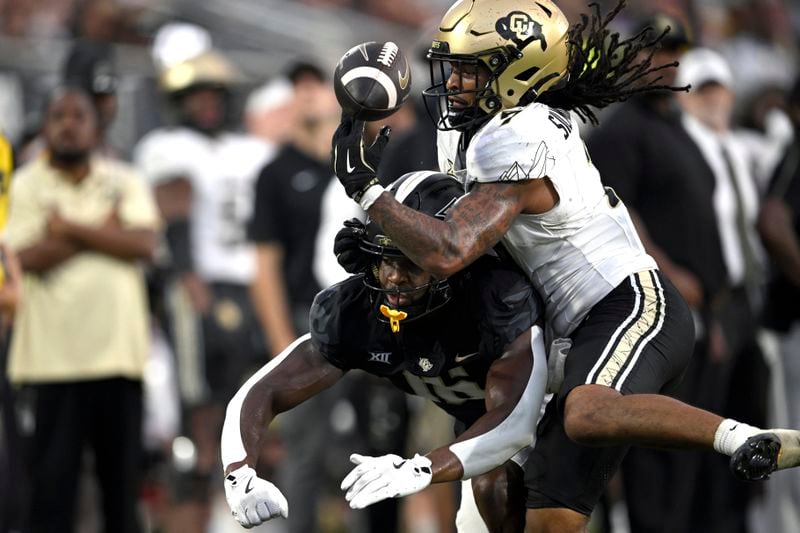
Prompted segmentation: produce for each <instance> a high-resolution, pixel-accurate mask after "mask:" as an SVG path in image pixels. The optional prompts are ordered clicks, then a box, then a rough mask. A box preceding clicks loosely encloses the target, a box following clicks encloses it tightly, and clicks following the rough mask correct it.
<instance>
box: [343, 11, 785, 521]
mask: <svg viewBox="0 0 800 533" xmlns="http://www.w3.org/2000/svg"><path fill="white" fill-rule="evenodd" d="M620 8H621V5H620V6H618V8H617V9H616V10H614V11H613V12H612V13H611V14H610V15H609V16H607V17H605V18H603V17H602V16H601V15H600V13H599V12H598V11H595V13H594V14H593V16H591V17H586V18H584V19H583V20H582V22H581V23H579V24H577V25H575V26H573V27H572V28H570V27H569V24H568V22H567V20H566V18H565V17H564V15H563V14H562V13H561V11H560V10H559V8H558V7H557V6H556V5H555V4H553V3H552V2H551V1H549V0H459V1H458V2H456V3H455V4H453V6H452V7H451V8H450V10H449V11H448V12H447V14H445V16H444V18H443V20H442V22H441V24H440V28H439V33H438V35H437V37H436V39H435V40H434V41H433V44H432V46H431V48H430V52H429V55H428V57H429V59H430V60H431V67H432V68H431V72H432V79H433V80H434V85H433V86H432V87H430V88H429V89H427V90H426V91H424V93H423V94H424V95H425V96H427V97H429V98H432V99H433V100H434V101H435V102H438V103H439V105H440V109H439V111H440V113H438V114H436V117H437V126H438V127H439V129H441V130H448V132H447V133H445V134H444V136H443V137H442V138H441V139H440V148H441V157H440V160H441V161H442V163H443V167H442V170H444V171H447V172H452V173H454V174H456V175H458V176H460V178H461V179H462V181H463V182H464V184H465V187H466V190H467V191H468V194H466V195H465V196H464V197H463V198H462V200H461V201H460V202H459V203H458V204H457V205H456V206H454V207H453V209H451V210H450V211H449V212H448V214H447V217H446V219H445V220H435V219H432V218H431V217H427V216H424V215H421V214H420V213H415V212H413V211H411V210H409V209H404V208H403V206H401V205H400V204H399V203H398V202H396V201H394V200H393V199H392V198H391V196H390V195H388V194H384V191H383V189H382V188H381V187H380V185H378V182H377V177H376V176H375V172H374V170H373V169H375V168H377V164H376V163H377V161H379V158H380V150H381V149H382V147H383V146H385V144H386V141H387V139H386V138H385V136H387V135H388V132H383V133H382V136H383V137H384V138H379V139H378V140H377V141H376V142H375V143H374V144H372V145H371V146H367V145H365V143H364V140H363V124H361V123H358V122H355V121H353V120H351V119H349V118H347V117H344V118H343V120H342V124H341V125H340V128H339V130H337V133H336V134H335V135H334V140H333V151H334V155H335V167H336V174H337V176H338V177H339V179H340V181H341V182H342V184H343V185H344V187H345V189H346V191H347V192H348V194H349V195H350V196H351V197H352V198H354V199H355V200H356V201H358V202H359V203H360V205H361V206H362V208H364V209H365V210H367V211H368V213H369V216H370V217H371V218H372V219H373V220H375V221H376V222H378V224H380V226H381V228H382V229H383V231H384V232H385V233H386V234H387V235H389V236H390V237H391V238H392V240H393V242H394V243H395V244H396V245H397V246H398V247H399V248H400V249H401V250H402V251H403V253H404V254H405V255H406V256H407V257H408V258H409V259H411V260H412V261H413V262H414V263H416V264H417V265H419V266H420V268H422V269H424V270H426V271H431V272H434V273H435V274H436V275H437V276H448V275H451V274H452V273H454V272H457V271H458V270H460V269H461V268H463V267H464V266H466V265H469V264H470V263H471V262H472V261H474V260H475V259H476V258H477V257H479V256H480V255H481V254H482V253H484V252H485V251H486V250H487V249H489V248H490V247H492V246H495V245H497V244H498V243H501V242H502V245H503V247H504V248H505V249H506V250H507V251H508V252H509V253H510V254H511V256H512V257H513V258H514V259H515V260H516V261H517V263H518V264H519V265H520V266H521V267H522V268H523V269H525V270H526V271H527V272H528V274H529V276H530V278H531V280H532V281H533V283H534V285H535V286H536V288H537V289H538V290H539V291H540V292H541V294H542V297H543V298H544V300H545V305H546V315H545V318H546V321H548V322H549V329H550V331H551V332H552V334H553V335H554V336H566V337H569V338H570V339H571V341H572V348H571V350H570V352H569V355H568V356H567V358H566V365H565V368H564V380H563V382H562V385H561V387H560V389H559V391H558V395H557V402H551V405H550V406H548V411H549V413H548V416H546V417H545V419H544V420H543V422H542V425H541V426H540V428H539V430H538V433H539V436H540V438H539V440H538V442H537V445H536V449H535V452H534V454H532V456H531V458H530V459H529V461H528V463H527V465H526V483H527V487H528V500H527V506H528V513H527V526H526V527H527V531H530V532H541V531H559V532H565V531H567V532H569V531H583V530H584V529H585V527H586V524H587V522H588V518H589V515H590V514H591V510H592V508H593V506H594V505H595V504H596V502H597V500H598V499H599V497H600V494H601V493H602V491H603V490H604V488H605V485H606V483H607V481H608V479H609V478H610V477H611V475H612V474H613V472H614V471H615V470H616V468H617V467H618V465H619V462H620V461H621V459H622V457H623V456H624V453H625V449H626V448H625V447H626V446H627V445H631V444H639V445H649V446H656V447H661V448H665V447H672V448H700V449H715V450H717V451H719V452H721V453H725V454H727V455H732V456H733V457H732V459H731V467H732V469H733V471H734V473H735V474H737V475H738V476H740V477H744V478H747V479H764V478H766V477H768V476H769V474H770V473H771V472H772V471H774V470H775V469H780V468H788V467H793V466H797V465H798V464H800V433H799V432H797V431H794V430H766V431H765V430H761V429H759V428H755V427H752V426H749V425H747V424H744V423H740V422H737V421H734V420H731V419H723V418H722V417H720V416H717V415H715V414H712V413H709V412H707V411H703V410H700V409H697V408H694V407H692V406H689V405H686V404H683V403H680V402H678V401H676V400H674V399H672V398H670V397H668V396H665V395H662V394H659V393H662V392H666V391H668V390H669V389H670V388H671V387H672V386H673V385H674V384H676V383H677V382H678V381H679V379H680V377H681V374H682V372H683V369H684V368H685V367H686V365H687V363H688V360H689V357H690V355H691V351H692V345H693V341H694V329H693V325H692V321H691V316H690V313H689V310H688V307H687V306H686V304H685V302H684V301H683V300H682V299H681V296H680V295H679V293H678V292H677V290H676V289H675V288H674V287H673V286H672V284H671V283H670V282H669V281H668V280H667V279H666V278H665V277H664V276H663V275H661V274H660V273H659V271H658V269H657V267H656V264H655V262H654V261H653V259H652V258H650V257H649V256H648V255H647V254H646V253H645V251H644V249H643V247H642V244H641V242H640V240H639V238H638V237H637V234H636V231H635V229H634V226H633V224H632V222H631V220H630V217H629V215H628V213H627V210H626V208H625V206H624V205H623V204H622V202H621V201H620V200H619V198H617V197H616V195H615V194H614V192H613V191H612V190H610V189H604V188H603V186H602V183H601V180H600V176H599V175H598V173H597V171H596V170H595V169H594V167H593V166H592V164H591V161H590V159H589V157H588V155H587V153H586V151H585V149H584V147H583V142H582V141H581V139H580V137H579V135H578V128H577V126H576V123H575V121H574V120H573V119H572V118H571V116H570V114H569V111H575V112H576V113H577V114H578V115H579V116H580V117H581V118H583V119H584V120H587V119H588V120H591V121H593V122H596V118H595V116H594V114H593V112H592V111H591V109H589V107H588V106H594V107H603V106H605V105H607V104H609V103H612V102H614V101H618V100H621V99H624V98H625V97H627V96H630V95H631V94H633V93H634V92H637V91H643V90H654V89H671V88H670V87H663V86H656V85H653V84H652V83H648V82H646V81H644V77H645V76H647V75H649V74H651V73H652V72H654V71H655V70H658V69H659V68H665V67H671V66H674V65H668V66H655V67H652V66H651V65H650V61H649V57H650V56H647V55H646V54H645V56H644V59H642V56H639V55H638V53H639V52H640V51H642V50H644V51H645V52H646V51H648V49H651V48H652V46H653V45H655V44H656V43H657V42H658V41H659V40H660V39H661V38H662V37H663V35H661V36H655V37H654V36H652V35H650V32H643V33H641V34H638V35H636V36H634V37H633V38H632V39H629V40H627V41H622V42H620V41H621V39H620V38H619V35H617V34H608V32H607V30H606V29H605V28H606V26H607V24H608V22H609V21H610V20H611V19H612V18H613V16H614V15H615V14H616V13H617V12H618V10H619V9H620ZM575 43H580V45H578V44H575ZM436 80H438V83H437V82H436ZM355 154H360V157H358V156H356V157H353V156H354V155H355ZM342 161H344V163H342ZM354 161H355V162H356V164H355V168H353V162H354ZM576 443H578V444H581V445H591V446H605V447H590V446H581V445H578V444H576Z"/></svg>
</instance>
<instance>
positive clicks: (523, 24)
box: [495, 11, 547, 50]
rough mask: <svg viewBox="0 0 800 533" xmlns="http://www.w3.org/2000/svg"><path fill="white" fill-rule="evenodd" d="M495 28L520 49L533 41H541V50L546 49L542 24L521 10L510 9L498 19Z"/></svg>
mask: <svg viewBox="0 0 800 533" xmlns="http://www.w3.org/2000/svg"><path fill="white" fill-rule="evenodd" d="M495 30H496V31H497V33H499V34H500V35H501V36H502V37H504V38H506V39H509V40H511V41H514V44H516V45H517V47H518V48H519V49H520V50H522V49H523V48H525V47H526V46H528V45H529V44H530V43H532V42H533V41H541V43H542V50H547V40H546V39H545V38H544V35H543V34H542V25H541V24H539V23H538V22H536V21H535V20H533V18H531V16H530V15H528V14H527V13H523V12H522V11H512V12H511V13H509V14H508V15H506V16H505V17H503V18H501V19H498V21H497V23H496V24H495Z"/></svg>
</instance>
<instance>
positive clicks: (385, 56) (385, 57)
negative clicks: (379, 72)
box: [378, 41, 399, 67]
mask: <svg viewBox="0 0 800 533" xmlns="http://www.w3.org/2000/svg"><path fill="white" fill-rule="evenodd" d="M398 51H399V48H397V45H396V44H394V43H393V42H392V41H389V42H387V43H386V44H384V45H383V48H381V53H380V55H378V63H381V64H382V65H386V66H387V67H391V66H392V63H394V58H395V57H397V52H398Z"/></svg>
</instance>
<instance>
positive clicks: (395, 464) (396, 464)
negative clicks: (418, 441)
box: [392, 461, 406, 468]
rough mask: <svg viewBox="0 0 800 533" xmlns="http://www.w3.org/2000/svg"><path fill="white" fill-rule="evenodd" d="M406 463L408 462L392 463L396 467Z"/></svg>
mask: <svg viewBox="0 0 800 533" xmlns="http://www.w3.org/2000/svg"><path fill="white" fill-rule="evenodd" d="M404 464H406V462H405V461H401V462H400V463H399V464H398V463H392V466H393V467H395V468H400V467H401V466H403V465H404Z"/></svg>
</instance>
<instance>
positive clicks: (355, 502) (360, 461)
mask: <svg viewBox="0 0 800 533" xmlns="http://www.w3.org/2000/svg"><path fill="white" fill-rule="evenodd" d="M350 462H351V463H353V464H355V465H358V466H356V467H355V468H354V469H353V470H351V471H350V473H349V474H347V476H346V477H345V478H344V480H342V486H341V489H342V490H346V491H347V493H346V494H345V499H346V500H347V501H348V502H350V508H352V509H363V508H365V507H368V506H370V505H372V504H373V503H378V502H379V501H381V500H385V499H387V498H399V497H401V496H408V495H409V494H413V493H415V492H419V491H421V490H422V489H424V488H425V487H427V486H428V485H430V484H431V476H432V473H431V461H430V459H428V458H427V457H424V456H422V455H419V454H417V455H414V458H413V459H403V458H402V457H400V456H397V455H394V454H391V453H390V454H387V455H382V456H380V457H370V456H367V455H359V454H357V453H354V454H353V455H351V456H350Z"/></svg>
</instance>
